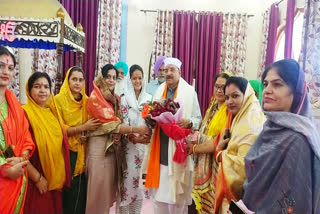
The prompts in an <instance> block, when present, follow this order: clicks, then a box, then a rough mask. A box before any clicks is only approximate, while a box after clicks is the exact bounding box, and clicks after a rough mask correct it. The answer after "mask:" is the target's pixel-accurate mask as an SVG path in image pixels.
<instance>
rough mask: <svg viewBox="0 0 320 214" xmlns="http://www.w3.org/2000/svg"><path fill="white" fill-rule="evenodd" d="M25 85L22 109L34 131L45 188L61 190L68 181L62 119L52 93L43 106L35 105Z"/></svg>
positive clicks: (66, 146) (67, 153) (68, 173)
mask: <svg viewBox="0 0 320 214" xmlns="http://www.w3.org/2000/svg"><path fill="white" fill-rule="evenodd" d="M28 82H29V80H28V81H27V84H26V93H27V104H26V105H24V106H23V109H24V110H25V111H26V113H27V115H28V119H29V122H30V125H31V126H32V129H33V132H34V138H35V141H36V144H37V148H38V152H39V159H40V163H41V166H42V170H43V173H44V176H45V178H46V179H47V181H48V190H49V191H50V190H59V189H62V188H63V186H64V185H65V184H67V185H69V184H70V179H71V174H70V156H69V151H68V149H69V147H68V145H65V141H64V137H65V136H66V135H65V130H63V128H62V127H63V123H62V119H61V117H60V115H59V113H58V111H57V108H56V105H55V102H54V98H53V94H52V93H51V94H50V96H49V98H48V101H47V103H46V107H44V108H43V107H41V106H39V105H38V104H37V103H36V102H35V101H34V100H33V99H32V97H31V95H30V93H29V88H28Z"/></svg>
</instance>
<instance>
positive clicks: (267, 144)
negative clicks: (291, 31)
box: [0, 46, 320, 214]
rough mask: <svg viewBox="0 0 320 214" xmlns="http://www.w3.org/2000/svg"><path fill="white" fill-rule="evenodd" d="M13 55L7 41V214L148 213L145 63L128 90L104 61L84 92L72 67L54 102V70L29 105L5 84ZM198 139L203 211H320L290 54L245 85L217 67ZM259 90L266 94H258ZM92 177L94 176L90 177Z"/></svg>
mask: <svg viewBox="0 0 320 214" xmlns="http://www.w3.org/2000/svg"><path fill="white" fill-rule="evenodd" d="M15 65H16V61H15V57H14V56H13V54H12V53H11V52H10V51H8V49H6V48H5V47H2V46H0V79H1V81H0V121H1V125H0V149H1V153H0V164H1V166H0V197H1V201H0V213H68V214H70V213H89V214H90V213H109V210H110V207H111V206H112V205H113V203H114V202H115V201H117V202H118V203H117V213H130V214H134V213H140V212H141V207H142V201H143V199H146V198H149V194H148V191H147V190H141V189H139V183H140V182H141V179H140V168H141V163H142V158H143V157H144V152H145V145H144V144H147V143H149V142H150V136H151V130H150V129H149V128H148V127H147V126H146V125H145V122H144V120H143V119H142V118H141V113H140V108H141V104H143V103H146V102H149V101H151V100H152V96H151V95H149V94H147V93H146V92H145V85H144V79H143V76H144V75H143V70H142V68H141V67H140V66H138V65H133V66H131V67H130V71H129V77H128V78H127V80H126V81H127V85H126V88H127V89H126V92H125V93H124V94H123V95H122V96H121V97H119V96H118V95H117V94H115V93H114V89H115V84H116V80H117V76H118V71H117V69H116V68H115V67H114V66H113V65H111V64H107V65H105V66H104V67H103V68H102V70H101V71H100V72H99V74H98V76H97V77H96V79H95V80H94V89H93V92H92V93H91V95H90V96H89V97H88V96H87V95H86V94H85V87H84V85H85V79H84V73H83V71H82V69H81V68H79V67H72V68H70V69H69V70H68V71H67V73H66V77H65V80H64V83H63V85H62V87H61V90H60V93H59V94H57V95H56V96H55V97H54V96H53V94H52V91H51V88H52V85H51V84H52V83H51V80H50V77H49V76H48V75H47V74H46V73H41V72H35V73H33V74H32V75H31V76H30V78H29V80H28V82H27V85H26V93H27V98H28V101H27V104H26V105H24V106H22V107H21V105H20V104H19V102H18V100H17V99H16V98H15V96H14V95H13V93H12V92H11V91H10V90H9V89H7V87H8V85H9V83H10V81H11V79H12V78H13V72H14V68H15ZM214 81H215V85H214V89H213V90H214V93H213V94H214V95H213V97H212V100H211V103H210V106H209V108H208V110H207V112H206V115H205V117H204V119H203V121H202V124H201V127H200V130H199V132H198V134H197V138H196V139H195V140H193V141H191V140H189V138H188V139H187V141H188V144H187V149H188V152H189V154H193V155H194V163H195V166H194V185H193V191H192V196H193V198H194V201H195V202H196V206H197V210H198V211H199V212H200V213H228V210H229V204H230V202H231V201H235V202H236V204H237V206H239V207H240V208H241V209H243V210H245V212H246V213H253V212H256V213H263V214H264V213H266V214H267V213H268V214H269V213H319V212H320V145H319V143H320V142H319V133H318V132H317V129H316V125H315V123H314V120H313V118H312V115H311V109H310V103H309V99H308V94H307V88H306V84H305V80H304V73H303V71H302V70H301V69H300V66H299V64H298V63H297V62H296V61H294V60H281V61H278V62H275V63H274V64H272V65H271V66H269V67H268V68H267V69H266V70H265V72H264V73H263V75H262V82H263V85H264V89H263V92H262V89H261V87H260V86H259V91H258V94H256V93H255V91H254V90H253V88H252V87H251V85H250V84H248V81H247V80H246V79H244V78H241V77H233V76H231V75H230V74H228V73H221V74H219V75H218V76H217V77H216V79H215V80H214ZM256 96H258V97H259V98H260V103H261V104H260V103H259V100H258V99H257V98H256ZM85 174H86V175H85Z"/></svg>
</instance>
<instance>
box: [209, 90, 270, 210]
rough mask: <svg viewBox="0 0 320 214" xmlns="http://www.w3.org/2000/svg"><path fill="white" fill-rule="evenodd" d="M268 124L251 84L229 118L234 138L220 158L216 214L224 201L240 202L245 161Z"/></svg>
mask: <svg viewBox="0 0 320 214" xmlns="http://www.w3.org/2000/svg"><path fill="white" fill-rule="evenodd" d="M265 120H266V117H265V115H264V114H263V112H262V109H261V106H260V104H259V101H258V100H257V98H256V96H255V93H254V91H253V89H252V87H251V86H250V84H248V85H247V89H246V92H245V94H244V98H243V102H242V105H241V108H240V110H239V112H238V113H237V115H235V116H234V118H233V117H232V116H230V113H229V115H228V121H227V128H228V129H229V127H230V129H229V130H230V133H231V137H230V140H229V142H228V146H227V148H226V149H225V150H223V151H222V152H221V154H220V158H221V161H220V166H219V170H218V175H217V180H216V191H215V204H214V206H215V207H214V213H218V212H219V210H220V206H221V205H222V201H223V198H224V197H226V198H227V199H228V201H229V202H230V200H239V199H240V197H241V196H242V192H243V187H242V185H243V183H244V180H245V179H246V174H245V169H244V157H245V156H246V154H247V153H248V151H249V149H250V147H251V145H252V144H253V143H254V141H255V139H256V138H257V136H258V135H259V134H260V132H261V130H262V128H263V124H264V122H265ZM228 124H229V125H228ZM228 126H229V127H228ZM224 132H225V131H222V132H221V133H220V134H219V136H218V137H217V138H216V139H215V142H214V146H216V145H217V144H218V143H219V142H218V141H220V140H223V136H224ZM218 156H219V155H218Z"/></svg>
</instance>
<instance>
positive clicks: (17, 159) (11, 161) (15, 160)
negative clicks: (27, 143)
mask: <svg viewBox="0 0 320 214" xmlns="http://www.w3.org/2000/svg"><path fill="white" fill-rule="evenodd" d="M6 161H7V163H9V164H11V165H12V166H13V165H16V164H17V163H20V162H21V161H23V158H22V157H12V158H7V159H6Z"/></svg>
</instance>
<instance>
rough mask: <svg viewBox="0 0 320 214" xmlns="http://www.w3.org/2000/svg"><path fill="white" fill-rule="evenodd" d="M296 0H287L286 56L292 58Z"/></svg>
mask: <svg viewBox="0 0 320 214" xmlns="http://www.w3.org/2000/svg"><path fill="white" fill-rule="evenodd" d="M295 4H296V2H295V0H288V2H287V16H286V29H285V45H284V58H288V59H290V58H292V33H293V22H294V15H295V7H296V6H295Z"/></svg>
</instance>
